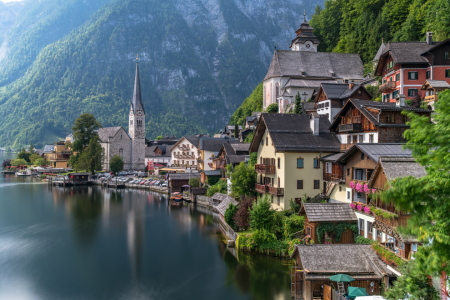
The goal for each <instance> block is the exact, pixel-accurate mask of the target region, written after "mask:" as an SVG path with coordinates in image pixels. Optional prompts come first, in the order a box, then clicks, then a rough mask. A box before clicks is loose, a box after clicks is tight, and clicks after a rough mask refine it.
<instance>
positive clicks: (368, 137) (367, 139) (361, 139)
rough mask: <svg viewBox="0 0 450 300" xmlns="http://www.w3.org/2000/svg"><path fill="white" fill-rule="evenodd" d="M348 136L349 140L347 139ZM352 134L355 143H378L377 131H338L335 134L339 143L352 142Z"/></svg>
mask: <svg viewBox="0 0 450 300" xmlns="http://www.w3.org/2000/svg"><path fill="white" fill-rule="evenodd" d="M349 136H350V138H351V139H350V140H349ZM353 136H356V137H357V143H359V144H361V143H378V132H361V133H348V134H346V133H340V134H336V137H337V138H338V140H339V142H341V144H352V141H353Z"/></svg>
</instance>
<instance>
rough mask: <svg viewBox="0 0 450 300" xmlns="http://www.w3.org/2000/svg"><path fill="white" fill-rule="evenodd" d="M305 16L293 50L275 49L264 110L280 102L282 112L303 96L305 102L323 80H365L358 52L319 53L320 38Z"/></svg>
mask: <svg viewBox="0 0 450 300" xmlns="http://www.w3.org/2000/svg"><path fill="white" fill-rule="evenodd" d="M313 30H314V28H312V27H311V26H309V24H308V22H307V21H306V17H305V18H304V20H303V22H302V24H301V25H300V27H299V28H298V29H297V30H296V32H295V33H296V37H295V39H294V40H293V41H292V43H291V46H290V48H291V50H275V52H274V54H273V57H272V61H271V63H270V66H269V70H268V72H267V75H266V76H265V78H264V83H263V85H264V86H263V109H264V111H265V110H266V109H267V107H268V106H269V105H270V104H272V103H277V104H278V106H279V112H281V113H284V112H286V108H287V107H288V106H291V105H292V104H294V101H295V96H296V95H297V94H299V95H300V97H301V100H303V101H304V102H306V101H307V100H309V99H312V98H313V94H314V93H315V92H317V91H318V89H319V87H320V85H321V84H322V83H346V84H348V83H352V82H353V83H358V82H361V81H362V80H363V79H364V74H363V69H364V66H363V63H362V61H361V58H360V57H359V55H358V54H348V53H333V52H317V46H318V45H319V43H320V42H319V40H318V38H317V37H316V36H315V35H314V34H313Z"/></svg>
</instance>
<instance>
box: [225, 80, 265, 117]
mask: <svg viewBox="0 0 450 300" xmlns="http://www.w3.org/2000/svg"><path fill="white" fill-rule="evenodd" d="M262 109H263V84H262V82H261V83H260V84H258V86H257V87H256V89H255V90H254V91H253V93H252V94H251V95H250V96H249V97H248V98H246V99H245V100H244V102H242V105H241V106H240V107H239V108H238V109H237V110H236V111H235V112H234V114H233V115H232V116H231V119H230V124H232V125H234V124H238V125H244V123H245V118H246V117H248V116H251V115H252V113H253V112H256V111H262Z"/></svg>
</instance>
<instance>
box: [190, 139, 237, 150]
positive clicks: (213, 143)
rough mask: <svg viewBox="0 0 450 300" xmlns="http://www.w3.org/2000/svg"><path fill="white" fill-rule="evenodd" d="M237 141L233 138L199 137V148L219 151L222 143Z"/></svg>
mask: <svg viewBox="0 0 450 300" xmlns="http://www.w3.org/2000/svg"><path fill="white" fill-rule="evenodd" d="M237 141H239V140H238V139H234V138H201V139H200V148H199V149H200V150H204V151H211V152H219V151H220V148H222V145H223V144H231V143H233V142H234V143H236V142H237Z"/></svg>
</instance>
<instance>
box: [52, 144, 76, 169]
mask: <svg viewBox="0 0 450 300" xmlns="http://www.w3.org/2000/svg"><path fill="white" fill-rule="evenodd" d="M71 155H72V151H71V150H70V149H69V148H68V147H67V146H66V142H65V141H59V142H56V143H55V144H54V145H53V150H52V151H51V153H49V155H48V156H47V160H48V161H49V162H50V165H51V166H52V167H53V168H64V169H65V168H68V167H69V159H70V156H71Z"/></svg>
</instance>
